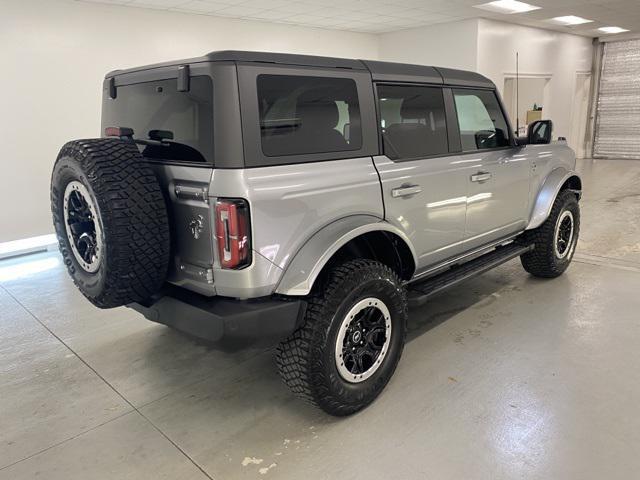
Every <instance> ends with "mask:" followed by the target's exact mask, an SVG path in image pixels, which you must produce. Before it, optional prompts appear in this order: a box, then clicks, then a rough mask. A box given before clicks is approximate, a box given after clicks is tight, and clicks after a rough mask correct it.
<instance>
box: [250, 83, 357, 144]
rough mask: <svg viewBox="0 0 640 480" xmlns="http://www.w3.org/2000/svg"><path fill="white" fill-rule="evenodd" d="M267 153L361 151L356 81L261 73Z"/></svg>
mask: <svg viewBox="0 0 640 480" xmlns="http://www.w3.org/2000/svg"><path fill="white" fill-rule="evenodd" d="M257 90H258V110H259V121H260V140H261V146H262V152H263V153H264V155H265V156H268V157H278V156H288V155H304V154H315V153H331V152H342V151H351V150H359V149H360V148H361V147H362V127H361V121H360V107H359V103H358V91H357V88H356V82H355V81H354V80H352V79H348V78H334V77H312V76H297V75H266V74H263V75H258V77H257Z"/></svg>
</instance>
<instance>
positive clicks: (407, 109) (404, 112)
mask: <svg viewBox="0 0 640 480" xmlns="http://www.w3.org/2000/svg"><path fill="white" fill-rule="evenodd" d="M400 115H401V116H402V118H403V119H411V120H417V119H420V118H425V116H426V114H425V105H424V104H420V103H418V102H412V101H411V100H404V101H403V102H402V106H401V107H400Z"/></svg>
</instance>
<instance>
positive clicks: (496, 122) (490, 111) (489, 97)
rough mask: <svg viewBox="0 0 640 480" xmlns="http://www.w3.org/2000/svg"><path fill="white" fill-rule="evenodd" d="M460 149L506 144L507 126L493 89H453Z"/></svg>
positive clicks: (507, 139) (503, 145) (479, 148)
mask: <svg viewBox="0 0 640 480" xmlns="http://www.w3.org/2000/svg"><path fill="white" fill-rule="evenodd" d="M453 97H454V98H455V103H456V111H457V112H458V125H459V126H460V140H461V141H462V150H463V151H470V150H482V149H484V148H498V147H506V146H508V145H509V129H508V128H507V122H506V120H505V118H504V115H503V113H502V110H501V109H500V104H499V103H498V99H497V98H496V95H495V93H494V92H492V91H489V90H463V89H456V90H453Z"/></svg>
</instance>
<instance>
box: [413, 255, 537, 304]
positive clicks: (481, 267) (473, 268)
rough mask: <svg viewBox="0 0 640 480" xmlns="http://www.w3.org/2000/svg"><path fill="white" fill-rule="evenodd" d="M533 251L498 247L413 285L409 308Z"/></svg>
mask: <svg viewBox="0 0 640 480" xmlns="http://www.w3.org/2000/svg"><path fill="white" fill-rule="evenodd" d="M531 250H533V245H520V244H517V243H510V244H509V245H505V246H503V247H498V248H496V249H495V250H492V251H491V252H489V253H485V254H484V255H482V256H480V257H478V258H475V259H473V260H470V261H468V262H466V263H463V264H460V265H455V266H453V267H451V268H449V269H448V270H445V271H444V272H442V273H439V274H437V275H434V276H433V277H429V278H427V279H426V280H422V281H420V282H416V283H411V284H409V285H408V286H407V289H408V297H409V307H411V308H414V307H419V306H421V305H424V304H425V303H426V302H427V300H428V299H429V298H431V297H432V296H434V295H436V294H437V293H440V292H442V291H443V290H446V289H447V288H449V287H453V286H454V285H458V284H459V283H461V282H463V281H465V280H467V279H469V278H472V277H475V276H477V275H480V274H482V273H485V272H487V271H489V270H491V269H492V268H495V267H497V266H498V265H501V264H503V263H505V262H508V261H509V260H511V259H513V258H516V257H519V256H520V255H522V254H523V253H527V252H529V251H531Z"/></svg>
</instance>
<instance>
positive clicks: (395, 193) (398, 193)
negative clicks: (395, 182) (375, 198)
mask: <svg viewBox="0 0 640 480" xmlns="http://www.w3.org/2000/svg"><path fill="white" fill-rule="evenodd" d="M421 191H422V187H421V186H420V185H403V186H402V187H399V188H394V189H393V190H391V196H392V197H393V198H398V197H406V196H407V195H415V194H416V193H420V192H421Z"/></svg>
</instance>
